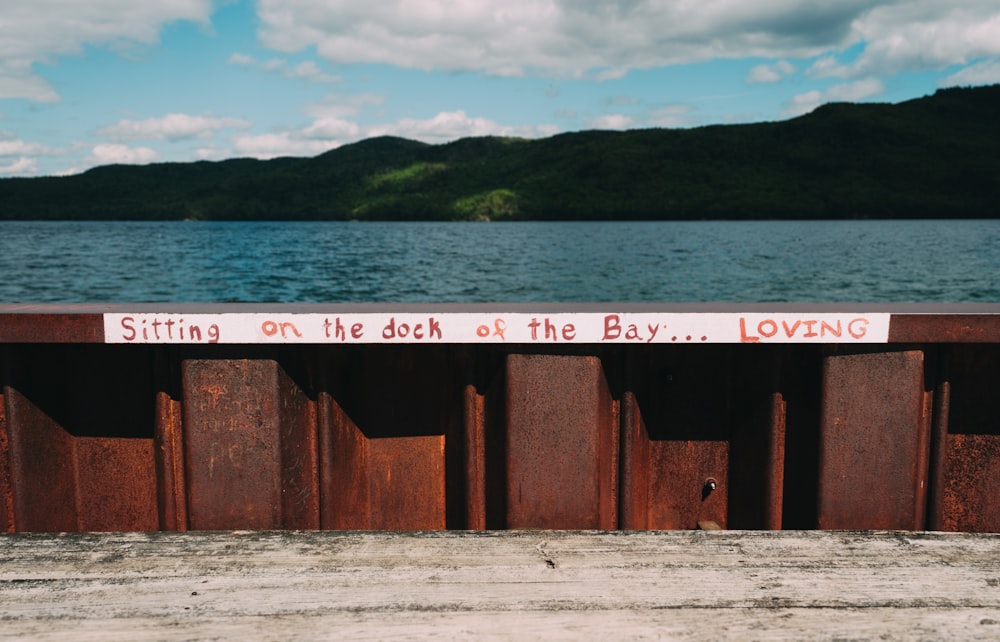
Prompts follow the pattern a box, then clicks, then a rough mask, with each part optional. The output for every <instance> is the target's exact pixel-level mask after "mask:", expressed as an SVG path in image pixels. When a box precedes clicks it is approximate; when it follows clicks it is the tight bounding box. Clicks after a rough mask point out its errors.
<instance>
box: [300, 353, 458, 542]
mask: <svg viewBox="0 0 1000 642" xmlns="http://www.w3.org/2000/svg"><path fill="white" fill-rule="evenodd" d="M437 354H438V353H431V352H428V351H426V350H419V349H412V348H406V347H403V348H397V349H388V350H386V349H381V348H375V349H372V348H369V347H362V348H359V349H357V350H351V351H343V352H340V353H338V354H337V355H333V354H332V353H331V356H330V357H329V359H328V360H327V361H326V362H325V363H324V365H323V367H324V368H326V369H327V372H328V374H327V375H326V377H327V384H326V386H325V389H324V390H321V392H320V395H319V404H320V410H319V420H320V450H321V454H320V459H321V462H322V463H321V471H322V472H321V475H320V488H321V497H322V507H321V513H322V528H325V529H389V530H428V529H443V528H446V527H447V526H448V519H449V517H448V516H449V501H448V486H447V478H446V474H445V471H446V461H447V460H448V452H447V449H448V447H449V442H452V443H451V444H450V446H451V447H454V448H461V442H462V438H461V431H462V424H461V414H462V405H461V403H462V402H461V399H462V393H461V390H460V389H459V388H458V387H457V386H455V385H453V383H452V376H451V372H450V371H449V369H448V365H447V364H446V363H444V362H443V361H442V360H441V359H440V358H439V357H438V356H437ZM337 357H339V359H338V358H337ZM459 453H460V451H459ZM456 475H457V476H458V477H459V478H461V475H458V472H457V471H456ZM454 502H457V503H458V504H461V503H462V502H461V498H458V497H455V498H454V501H453V503H454ZM459 508H461V506H459ZM457 512H458V513H459V514H461V512H463V511H462V510H459V511H457ZM456 526H460V525H456Z"/></svg>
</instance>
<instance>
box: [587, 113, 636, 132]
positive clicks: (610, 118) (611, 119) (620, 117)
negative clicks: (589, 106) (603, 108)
mask: <svg viewBox="0 0 1000 642" xmlns="http://www.w3.org/2000/svg"><path fill="white" fill-rule="evenodd" d="M633 122H634V121H633V120H632V117H631V116H626V115H625V114H605V115H604V116H599V117H597V118H595V119H593V120H592V121H590V127H591V128H592V129H628V128H629V127H631V126H632V124H633Z"/></svg>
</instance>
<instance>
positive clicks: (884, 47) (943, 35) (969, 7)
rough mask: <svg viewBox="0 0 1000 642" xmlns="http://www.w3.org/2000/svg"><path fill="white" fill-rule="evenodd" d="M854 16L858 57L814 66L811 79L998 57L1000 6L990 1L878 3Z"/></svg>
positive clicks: (868, 73) (918, 0) (927, 68)
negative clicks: (859, 50) (843, 61)
mask: <svg viewBox="0 0 1000 642" xmlns="http://www.w3.org/2000/svg"><path fill="white" fill-rule="evenodd" d="M878 4H879V6H876V7H873V8H872V9H871V10H870V11H868V12H865V13H864V14H862V15H860V16H858V19H857V20H856V21H855V23H854V25H853V33H854V40H855V41H857V42H864V43H865V44H864V48H863V50H862V51H861V53H860V54H859V55H858V57H857V58H856V59H855V60H853V61H851V62H848V63H839V62H837V61H836V59H834V58H832V57H829V58H824V59H823V60H820V61H819V62H818V63H817V64H815V65H814V66H813V67H812V68H811V69H810V70H809V73H810V75H812V76H815V77H837V78H846V79H850V78H861V77H866V76H869V75H888V74H894V73H898V72H902V71H924V70H933V69H942V68H944V67H947V66H950V65H964V64H968V63H969V62H970V61H973V60H977V59H981V58H996V57H997V56H1000V4H997V3H996V2H995V1H994V0H963V1H962V2H944V1H941V0H910V1H909V2H899V1H896V2H881V3H878Z"/></svg>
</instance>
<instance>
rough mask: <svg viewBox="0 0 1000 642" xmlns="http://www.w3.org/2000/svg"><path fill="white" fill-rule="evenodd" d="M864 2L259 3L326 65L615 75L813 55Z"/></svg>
mask: <svg viewBox="0 0 1000 642" xmlns="http://www.w3.org/2000/svg"><path fill="white" fill-rule="evenodd" d="M873 4H874V1H873V0H842V1H841V2H837V3H815V2H812V1H811V0H761V1H760V2H755V3H747V2H736V1H734V0H700V1H699V2H663V1H661V0H630V1H624V0H619V1H610V0H507V1H506V2H504V3H502V4H501V3H496V2H492V1H490V0H465V1H464V2H458V3H449V4H447V5H446V4H444V3H440V2H432V1H431V0H385V1H383V2H371V3H358V2H356V0H261V1H260V2H259V3H258V12H259V15H260V19H261V31H260V35H261V39H262V41H263V43H264V44H265V45H266V46H269V47H272V48H274V49H276V50H279V51H285V52H295V51H301V50H303V49H305V48H307V47H310V46H315V47H316V51H317V52H318V54H319V55H320V56H321V57H323V58H326V59H327V60H330V61H333V62H335V63H385V64H391V65H396V66H400V67H408V68H417V69H441V70H472V71H480V72H485V73H490V74H495V75H525V74H529V73H535V72H542V73H556V74H565V75H570V76H579V75H581V74H583V73H586V72H588V71H591V70H593V71H596V72H597V77H598V78H599V79H607V78H620V77H621V76H622V75H624V74H625V73H626V72H627V70H628V69H634V68H649V67H654V66H660V65H666V64H673V63H679V62H692V61H703V60H709V59H712V58H716V57H742V56H747V55H758V56H762V57H769V58H780V57H802V56H808V55H817V54H818V53H820V52H822V51H824V50H827V49H829V48H830V47H839V46H842V45H843V44H844V43H846V42H848V41H850V39H851V34H852V32H851V25H852V22H853V21H854V20H855V19H856V18H857V17H858V15H859V13H860V12H861V11H863V10H865V9H867V8H869V7H870V6H872V5H873Z"/></svg>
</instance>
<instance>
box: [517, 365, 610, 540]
mask: <svg viewBox="0 0 1000 642" xmlns="http://www.w3.org/2000/svg"><path fill="white" fill-rule="evenodd" d="M505 374H506V409H507V417H506V443H505V448H506V453H505V454H506V461H507V470H506V488H507V494H506V508H507V526H508V527H509V528H557V529H578V528H582V529H587V528H600V529H611V528H616V527H617V522H618V515H617V513H618V509H617V482H618V479H617V478H618V469H617V461H618V421H617V407H616V405H617V404H615V402H614V400H613V399H612V397H611V394H610V391H609V390H608V384H607V381H606V380H605V376H604V370H603V368H602V366H601V361H600V359H598V358H597V357H591V356H582V357H577V356H562V355H524V354H512V355H509V356H508V358H507V364H506V373H505Z"/></svg>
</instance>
